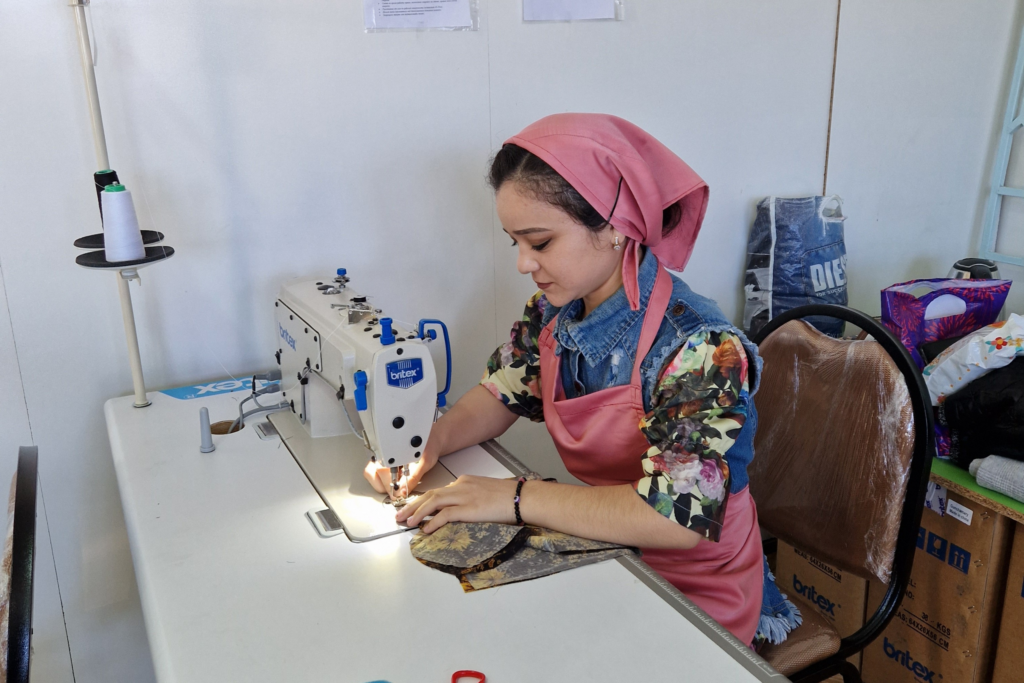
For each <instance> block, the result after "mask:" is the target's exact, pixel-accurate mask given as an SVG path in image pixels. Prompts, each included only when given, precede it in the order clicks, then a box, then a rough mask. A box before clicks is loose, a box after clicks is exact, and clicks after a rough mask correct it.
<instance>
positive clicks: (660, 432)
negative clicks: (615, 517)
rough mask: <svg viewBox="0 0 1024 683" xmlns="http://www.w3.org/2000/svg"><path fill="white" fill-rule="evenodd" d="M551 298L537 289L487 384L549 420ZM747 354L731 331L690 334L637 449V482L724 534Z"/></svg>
mask: <svg viewBox="0 0 1024 683" xmlns="http://www.w3.org/2000/svg"><path fill="white" fill-rule="evenodd" d="M546 305H547V300H546V298H545V297H544V295H543V293H542V292H537V294H535V295H534V296H533V297H531V298H530V300H529V301H528V302H527V304H526V309H525V310H524V312H523V317H522V319H521V320H519V321H517V322H516V323H515V324H514V325H513V327H512V334H511V337H510V339H509V341H507V342H506V343H505V344H503V345H502V346H500V347H498V349H497V350H495V352H494V353H493V354H492V355H491V357H490V359H489V360H488V362H487V370H486V372H485V373H484V376H483V379H482V380H481V384H482V385H483V386H484V387H486V388H487V389H488V391H490V392H491V394H493V395H494V396H495V397H496V398H498V399H499V400H500V401H501V402H502V403H504V404H505V406H506V407H507V408H508V409H509V410H511V411H512V412H514V413H515V414H517V415H519V416H521V417H527V418H529V419H531V420H533V421H534V422H542V421H543V420H544V410H543V404H542V400H541V387H540V349H539V346H538V339H539V337H540V332H541V329H542V323H543V318H544V309H545V307H546ZM747 363H748V361H747V354H746V352H745V351H744V349H743V344H742V342H741V341H740V339H739V338H738V337H737V336H736V335H734V334H732V333H729V332H706V331H703V332H698V333H696V334H694V335H692V336H691V337H689V338H688V339H685V340H682V343H681V344H680V346H679V348H678V349H677V350H676V351H675V352H674V353H671V354H669V356H668V359H667V361H666V362H665V363H664V365H663V366H662V368H661V371H660V373H659V375H658V381H657V383H656V386H655V389H654V392H653V396H651V397H650V402H649V403H650V410H649V411H648V412H647V414H646V415H645V416H644V418H643V420H641V421H640V422H639V423H638V425H637V429H639V430H640V431H641V432H642V433H643V435H644V437H645V438H646V439H647V441H648V443H649V444H650V447H649V448H648V449H647V450H646V451H645V452H643V453H637V455H636V457H637V459H638V460H639V461H640V463H641V465H642V468H643V473H644V477H643V478H642V479H640V480H639V481H636V482H634V484H633V488H634V489H635V490H636V492H637V493H638V494H639V495H640V497H641V498H643V499H644V500H645V501H647V503H648V505H650V506H651V507H653V508H654V509H655V510H657V511H658V512H659V513H661V514H662V515H664V516H665V517H667V518H669V519H672V520H675V521H676V522H677V523H679V524H681V525H683V526H684V527H687V528H689V529H692V530H693V531H696V532H697V533H699V534H701V535H702V536H704V537H706V538H708V539H709V540H711V541H717V540H718V539H719V537H720V534H721V530H722V521H723V519H724V518H725V505H726V501H727V499H728V496H729V484H730V478H729V465H728V463H727V461H726V458H725V454H726V452H727V451H728V450H729V448H730V447H731V446H732V445H733V443H734V442H735V440H736V437H737V436H738V435H739V432H740V430H741V429H742V428H743V425H744V424H745V422H746V419H747V406H748V405H749V403H750V395H749V387H748V382H747Z"/></svg>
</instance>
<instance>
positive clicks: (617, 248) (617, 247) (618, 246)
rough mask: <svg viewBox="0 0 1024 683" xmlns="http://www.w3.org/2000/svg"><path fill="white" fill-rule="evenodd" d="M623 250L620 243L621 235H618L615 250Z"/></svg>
mask: <svg viewBox="0 0 1024 683" xmlns="http://www.w3.org/2000/svg"><path fill="white" fill-rule="evenodd" d="M621 250H622V245H621V244H619V236H618V235H616V236H615V251H621Z"/></svg>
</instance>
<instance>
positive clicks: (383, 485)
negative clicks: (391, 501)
mask: <svg viewBox="0 0 1024 683" xmlns="http://www.w3.org/2000/svg"><path fill="white" fill-rule="evenodd" d="M439 425H441V421H440V420H438V421H437V422H435V423H434V426H433V428H432V429H431V430H430V436H429V437H427V445H426V446H425V447H424V448H423V456H422V457H421V458H420V459H419V460H417V461H416V462H414V463H411V464H410V465H409V476H408V477H404V478H403V479H402V480H401V481H400V482H399V489H398V495H399V497H401V498H406V497H408V495H409V493H410V492H412V491H415V490H416V487H417V486H419V483H420V481H422V480H423V477H424V476H426V474H427V472H429V471H430V470H431V469H433V467H434V465H436V464H437V461H438V460H439V459H440V458H441V455H442V451H441V446H440V445H439V444H440V442H441V438H440V435H439V434H438V432H440V431H443V429H444V428H443V426H442V427H440V428H439ZM363 476H364V477H365V478H366V481H368V482H370V485H371V486H373V488H374V489H375V490H376V491H377V493H386V494H388V495H391V468H390V467H388V466H386V465H380V464H379V463H378V462H376V461H374V460H371V461H370V462H368V463H366V467H364V468H363Z"/></svg>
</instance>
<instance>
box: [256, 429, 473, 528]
mask: <svg viewBox="0 0 1024 683" xmlns="http://www.w3.org/2000/svg"><path fill="white" fill-rule="evenodd" d="M270 421H271V423H272V424H273V425H274V427H275V428H276V429H277V431H278V434H280V436H281V441H283V442H284V444H285V446H287V448H288V450H289V451H290V452H291V454H292V457H293V458H295V462H297V463H298V464H299V467H300V468H301V469H302V471H303V472H304V473H305V475H306V478H307V479H309V482H310V483H311V484H312V485H313V488H314V489H316V492H317V493H318V494H320V497H321V498H322V499H323V501H324V502H325V503H326V504H327V505H328V507H329V508H330V509H331V510H333V511H334V514H335V515H337V517H338V519H339V520H341V524H342V526H343V527H344V529H345V534H346V535H347V536H348V537H349V540H351V541H353V542H356V543H361V542H364V541H372V540H374V539H376V538H382V537H384V536H390V535H391V534H398V533H401V532H403V531H407V528H406V527H404V526H399V525H398V524H396V523H395V508H394V506H393V505H392V504H391V501H390V499H389V498H388V496H387V495H385V494H383V493H378V492H377V491H376V490H374V488H373V487H372V486H370V484H369V482H367V481H366V479H365V478H364V477H363V468H364V467H366V463H367V462H368V461H369V459H370V451H368V450H366V447H365V446H364V445H363V440H362V439H361V438H359V437H358V436H356V435H354V434H345V435H343V436H331V437H320V438H317V439H314V438H312V437H310V436H309V435H308V434H307V433H306V430H305V429H304V428H303V427H302V425H301V424H299V420H298V418H297V417H296V416H295V415H294V414H293V413H291V412H288V411H283V412H280V413H275V414H273V415H271V416H270ZM453 481H455V477H454V476H453V475H452V474H451V473H450V472H449V471H448V470H446V469H445V468H444V467H443V466H441V465H438V466H436V467H434V468H433V469H431V470H430V472H428V473H427V475H426V476H425V477H424V478H423V481H422V482H421V483H420V485H419V486H418V487H417V488H416V491H414V492H413V495H412V496H410V499H412V498H414V497H415V495H417V494H421V493H423V492H425V491H429V490H430V489H435V488H440V487H442V486H447V485H448V484H450V483H451V482H453Z"/></svg>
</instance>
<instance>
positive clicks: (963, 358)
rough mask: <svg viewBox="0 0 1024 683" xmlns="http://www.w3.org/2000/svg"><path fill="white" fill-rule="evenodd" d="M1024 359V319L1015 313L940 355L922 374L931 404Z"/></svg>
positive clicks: (965, 338) (973, 334)
mask: <svg viewBox="0 0 1024 683" xmlns="http://www.w3.org/2000/svg"><path fill="white" fill-rule="evenodd" d="M1017 356H1024V316H1020V315H1017V314H1016V313H1013V314H1011V315H1010V317H1009V319H1008V320H1006V321H1005V322H998V323H993V324H992V325H989V326H988V327H983V328H981V329H980V330H978V331H977V332H974V333H972V334H970V335H968V336H966V337H964V338H963V339H961V340H960V341H958V342H957V343H955V344H953V345H952V346H950V347H949V348H948V349H946V350H945V351H943V352H942V353H940V354H939V355H938V357H937V358H936V359H935V360H933V361H932V362H931V363H929V364H928V365H927V366H926V367H925V369H924V370H923V371H922V374H924V383H925V385H927V387H928V394H929V395H930V396H931V399H932V405H933V406H937V405H939V403H941V402H942V401H943V400H945V398H946V396H948V395H950V394H953V393H956V392H957V391H959V390H960V389H962V388H963V387H965V386H967V385H968V384H969V383H971V382H972V381H974V380H976V379H978V378H979V377H983V376H985V375H987V374H988V373H990V372H992V371H993V370H996V369H998V368H1002V367H1006V366H1007V365H1009V364H1010V362H1011V361H1012V360H1013V359H1014V358H1016V357H1017Z"/></svg>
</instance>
